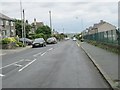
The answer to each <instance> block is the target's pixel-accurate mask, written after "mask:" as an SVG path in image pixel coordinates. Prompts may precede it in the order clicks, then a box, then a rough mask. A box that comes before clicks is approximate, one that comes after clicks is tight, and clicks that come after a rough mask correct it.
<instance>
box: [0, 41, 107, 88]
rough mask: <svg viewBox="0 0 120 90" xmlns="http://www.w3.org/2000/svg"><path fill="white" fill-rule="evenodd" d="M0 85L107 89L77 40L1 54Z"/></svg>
mask: <svg viewBox="0 0 120 90" xmlns="http://www.w3.org/2000/svg"><path fill="white" fill-rule="evenodd" d="M0 69H1V70H2V74H0V75H1V76H0V77H2V87H3V88H109V86H108V84H107V83H106V82H105V80H104V79H103V78H102V76H101V75H100V73H99V72H98V71H97V69H96V68H95V66H94V65H93V63H92V62H91V61H90V60H89V58H88V57H87V55H86V54H85V53H84V51H83V50H82V49H81V48H80V47H79V45H78V44H77V43H76V41H72V40H69V41H63V42H59V43H58V44H52V45H47V46H46V47H43V48H41V47H40V48H30V49H27V50H24V51H21V52H18V53H11V54H8V55H4V56H2V67H1V68H0Z"/></svg>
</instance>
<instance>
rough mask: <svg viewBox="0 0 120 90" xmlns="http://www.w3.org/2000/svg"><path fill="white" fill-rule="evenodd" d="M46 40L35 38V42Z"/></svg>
mask: <svg viewBox="0 0 120 90" xmlns="http://www.w3.org/2000/svg"><path fill="white" fill-rule="evenodd" d="M43 41H44V40H43V39H35V40H34V42H35V43H37V42H43Z"/></svg>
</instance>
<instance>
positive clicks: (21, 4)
mask: <svg viewBox="0 0 120 90" xmlns="http://www.w3.org/2000/svg"><path fill="white" fill-rule="evenodd" d="M22 10H23V9H22V2H21V0H20V12H21V26H22V38H23V36H24V32H23V16H22V15H23V11H22ZM23 45H24V41H23Z"/></svg>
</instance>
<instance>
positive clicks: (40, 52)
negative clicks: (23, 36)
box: [33, 52, 41, 57]
mask: <svg viewBox="0 0 120 90" xmlns="http://www.w3.org/2000/svg"><path fill="white" fill-rule="evenodd" d="M39 54H41V52H40V53H37V54H35V55H33V56H34V57H36V56H38V55H39Z"/></svg>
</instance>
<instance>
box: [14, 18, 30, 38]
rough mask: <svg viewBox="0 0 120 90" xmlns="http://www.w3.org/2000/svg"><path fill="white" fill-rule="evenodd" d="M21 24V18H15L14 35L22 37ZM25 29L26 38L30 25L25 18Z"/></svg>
mask: <svg viewBox="0 0 120 90" xmlns="http://www.w3.org/2000/svg"><path fill="white" fill-rule="evenodd" d="M21 24H22V23H21V20H18V19H15V29H16V35H18V36H19V37H20V38H21V37H22V25H21ZM25 30H26V37H27V38H28V36H29V31H30V30H31V25H30V24H28V20H26V25H25Z"/></svg>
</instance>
